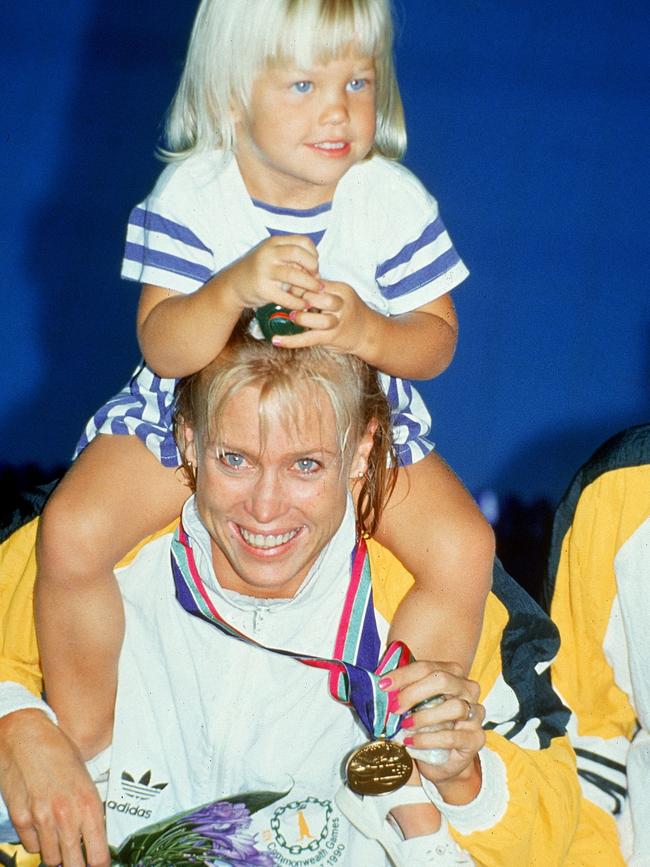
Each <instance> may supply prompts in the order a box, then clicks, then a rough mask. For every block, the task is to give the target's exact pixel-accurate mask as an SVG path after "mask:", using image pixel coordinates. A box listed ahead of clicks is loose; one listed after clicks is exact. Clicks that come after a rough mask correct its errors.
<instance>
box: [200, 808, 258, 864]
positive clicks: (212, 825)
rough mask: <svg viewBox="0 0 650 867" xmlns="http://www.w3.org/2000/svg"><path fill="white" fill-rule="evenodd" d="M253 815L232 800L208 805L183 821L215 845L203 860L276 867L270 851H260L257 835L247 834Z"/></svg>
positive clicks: (216, 862)
mask: <svg viewBox="0 0 650 867" xmlns="http://www.w3.org/2000/svg"><path fill="white" fill-rule="evenodd" d="M251 821H252V820H251V815H250V813H249V812H248V809H247V807H246V805H245V804H241V803H235V804H232V803H230V801H216V802H215V803H214V804H208V806H206V807H202V808H201V809H200V810H196V811H195V812H194V813H190V814H189V815H188V816H185V817H184V818H183V824H184V825H185V824H187V825H189V826H190V828H191V829H192V831H193V832H195V833H197V834H199V835H200V836H201V837H202V838H203V839H204V840H205V842H206V843H208V842H209V843H211V844H212V849H211V851H208V850H206V852H205V855H204V857H205V858H206V859H207V858H214V859H216V860H215V861H214V862H213V864H214V865H215V867H218V865H220V864H221V863H223V862H225V863H226V864H232V865H233V867H236V865H239V864H244V865H246V867H273V856H272V855H271V853H270V852H259V851H258V850H257V849H256V847H255V835H254V834H251V833H250V832H249V831H248V828H249V827H250V824H251Z"/></svg>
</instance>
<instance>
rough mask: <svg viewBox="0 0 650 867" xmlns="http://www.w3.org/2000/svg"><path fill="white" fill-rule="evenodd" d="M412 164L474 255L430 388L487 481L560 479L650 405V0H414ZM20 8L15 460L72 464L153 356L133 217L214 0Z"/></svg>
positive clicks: (9, 305) (9, 225)
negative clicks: (195, 24) (145, 344)
mask: <svg viewBox="0 0 650 867" xmlns="http://www.w3.org/2000/svg"><path fill="white" fill-rule="evenodd" d="M397 6H398V12H399V19H400V23H399V31H400V32H399V37H398V71H399V76H400V82H401V85H402V89H403V96H404V100H405V105H406V111H407V119H408V124H409V133H410V144H409V151H408V156H407V160H406V162H407V163H408V165H409V166H410V167H411V168H413V169H414V170H415V171H416V172H417V173H418V174H419V175H420V176H421V177H422V179H423V180H424V181H425V183H426V184H427V185H428V186H429V187H430V189H431V190H432V191H433V192H434V194H435V195H436V196H437V198H438V199H439V201H440V203H441V208H442V213H443V217H444V219H445V222H446V223H447V225H448V227H449V229H450V231H451V233H452V236H453V238H454V240H455V242H456V245H457V247H458V248H459V250H460V252H461V254H462V255H463V257H464V258H465V260H466V261H467V263H468V264H469V266H470V268H471V270H472V276H471V278H470V280H469V281H468V282H467V283H466V284H464V285H463V286H462V287H460V288H459V289H458V290H457V291H456V293H455V295H456V302H457V306H458V310H459V316H460V322H461V335H460V344H459V349H458V352H457V355H456V359H455V360H454V362H453V364H452V366H451V368H450V369H449V371H448V372H447V373H445V374H444V375H443V376H442V377H440V378H439V379H438V380H436V381H435V382H433V383H431V384H427V385H426V386H425V388H424V392H425V395H426V397H427V400H428V402H429V404H430V406H431V408H432V410H433V412H434V416H435V423H436V430H435V435H436V439H437V442H438V444H439V448H440V450H441V452H442V453H443V455H444V456H445V457H447V459H448V460H449V461H450V462H451V463H452V465H453V466H454V467H455V468H456V470H457V471H458V472H459V473H460V474H461V476H462V477H463V478H464V479H465V481H466V482H467V484H468V485H469V486H470V487H471V488H472V489H473V490H474V491H480V490H482V489H492V490H495V491H497V492H498V493H504V492H514V493H516V494H518V495H520V496H522V497H524V498H528V499H530V498H533V497H538V496H541V495H545V496H548V497H550V498H552V499H555V498H557V497H558V496H559V494H560V493H561V492H562V489H563V487H564V486H565V484H566V483H567V482H568V480H569V477H570V475H571V473H572V472H573V470H574V469H576V468H577V466H578V464H579V463H580V462H581V461H582V460H583V459H585V458H586V457H587V456H588V455H589V454H590V452H591V451H592V450H593V448H595V446H597V445H598V444H599V443H600V442H601V441H602V440H603V439H604V438H605V437H606V436H608V435H609V434H611V433H613V432H615V431H616V430H618V429H620V428H622V427H625V426H627V425H629V424H633V423H636V422H641V421H647V420H648V418H649V417H650V411H649V410H650V392H649V387H648V377H649V374H650V356H649V353H648V348H647V346H648V330H649V326H650V315H649V314H650V305H649V301H648V298H649V293H648V287H647V275H648V265H649V262H648V259H649V256H648V251H649V246H650V245H649V243H648V228H647V216H646V208H647V203H648V193H647V191H648V180H649V177H648V174H649V172H648V128H649V125H650V123H649V118H650V112H649V111H648V104H649V100H648V97H649V93H648V90H649V82H650V60H649V55H650V52H648V45H650V32H649V31H650V27H649V23H648V14H647V3H646V2H645V0H638V2H634V0H611V2H593V0H592V2H586V0H574V2H573V3H566V2H559V0H546V2H544V3H521V2H520V0H516V2H515V0H501V2H497V0H398V3H397ZM61 9H62V6H61V4H52V3H35V4H31V3H30V4H17V3H14V4H11V8H10V9H9V10H8V11H6V12H5V14H4V16H3V19H4V20H3V29H2V33H1V34H0V72H1V80H2V81H1V84H0V88H1V89H2V97H3V99H2V104H3V112H2V115H1V116H0V125H1V126H0V130H1V153H2V167H1V176H2V180H3V208H2V213H1V217H0V238H1V242H2V260H1V261H2V282H3V300H4V315H3V324H4V337H5V339H4V341H3V342H4V346H5V349H4V351H3V359H4V363H3V364H2V367H1V368H0V377H1V379H0V395H1V396H2V403H1V405H0V461H1V462H5V463H13V464H24V463H27V462H40V463H42V464H44V465H46V466H52V465H54V464H57V463H60V462H63V461H65V460H67V458H68V456H69V454H70V452H71V449H72V447H73V445H74V443H75V441H76V438H77V436H78V433H79V431H80V429H81V428H82V426H83V423H84V422H85V419H86V418H87V416H88V415H89V414H90V413H91V412H92V411H93V410H94V409H95V407H96V406H97V405H99V404H100V403H101V402H102V401H103V400H104V399H105V398H106V397H108V396H109V395H110V394H112V393H113V392H114V391H115V390H117V388H118V387H119V386H121V385H122V383H123V381H124V380H125V379H126V378H127V376H128V374H129V372H130V370H131V369H132V367H133V366H134V364H135V362H136V360H137V347H136V343H135V338H134V314H135V307H136V301H137V287H136V286H134V285H133V284H129V283H122V282H121V281H120V280H119V276H118V274H119V263H120V257H121V247H122V238H123V232H124V226H125V222H126V218H127V216H128V213H129V210H130V208H131V206H132V205H133V204H134V203H135V202H136V201H138V200H139V199H140V198H142V197H143V196H144V195H145V194H146V193H147V191H148V189H149V187H150V186H151V184H152V182H153V180H154V178H155V176H156V175H157V173H158V172H159V171H160V169H161V165H160V163H158V162H157V161H156V160H155V159H154V157H153V148H154V144H155V141H156V138H157V136H158V134H159V130H160V122H161V119H162V116H163V114H164V111H165V108H166V106H167V104H168V102H169V99H170V97H171V95H172V92H173V89H174V85H175V82H176V80H177V77H178V75H179V72H180V69H181V66H182V62H183V55H184V50H185V45H186V40H187V35H188V33H189V28H190V24H191V18H192V14H193V11H194V3H193V2H184V3H179V2H177V0H174V2H172V0H156V2H153V0H138V3H133V2H132V0H130V2H127V0H67V2H66V4H65V14H63V13H62V11H61Z"/></svg>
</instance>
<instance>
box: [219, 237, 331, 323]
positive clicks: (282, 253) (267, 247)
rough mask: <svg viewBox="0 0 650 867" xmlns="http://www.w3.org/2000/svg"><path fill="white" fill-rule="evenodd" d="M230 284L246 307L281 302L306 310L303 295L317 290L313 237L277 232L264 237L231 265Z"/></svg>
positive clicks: (317, 280) (290, 306) (318, 281)
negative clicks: (278, 233) (271, 235)
mask: <svg viewBox="0 0 650 867" xmlns="http://www.w3.org/2000/svg"><path fill="white" fill-rule="evenodd" d="M230 278H231V279H230V280H229V281H228V282H229V285H230V286H231V291H232V292H233V293H234V295H235V297H236V299H237V303H238V305H240V306H241V307H242V309H244V308H253V309H256V308H257V307H262V306H263V305H264V304H269V303H274V304H280V305H281V306H282V307H288V308H289V309H290V310H305V309H306V308H307V306H308V305H307V302H306V301H304V300H303V298H302V296H303V295H304V294H305V293H307V292H311V293H314V292H318V290H319V288H320V285H321V281H320V278H319V276H318V253H317V251H316V246H315V245H314V243H313V241H312V240H311V238H307V237H305V236H303V235H275V236H273V237H271V238H267V239H266V241H262V243H261V244H258V245H257V247H254V248H253V249H252V250H251V251H250V253H248V254H247V255H246V256H244V257H242V258H241V259H240V260H239V261H238V262H236V263H235V264H234V265H233V266H232V267H231V269H230Z"/></svg>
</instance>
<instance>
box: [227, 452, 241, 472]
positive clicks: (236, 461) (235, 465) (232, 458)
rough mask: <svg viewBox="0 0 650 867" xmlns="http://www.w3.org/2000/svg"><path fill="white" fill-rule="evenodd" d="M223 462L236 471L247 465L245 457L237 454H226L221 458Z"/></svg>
mask: <svg viewBox="0 0 650 867" xmlns="http://www.w3.org/2000/svg"><path fill="white" fill-rule="evenodd" d="M221 460H222V461H223V463H224V464H225V465H226V466H227V467H232V469H234V470H238V469H239V468H240V467H243V466H244V463H245V459H244V456H243V455H238V454H237V453H236V452H224V454H223V455H222V456H221Z"/></svg>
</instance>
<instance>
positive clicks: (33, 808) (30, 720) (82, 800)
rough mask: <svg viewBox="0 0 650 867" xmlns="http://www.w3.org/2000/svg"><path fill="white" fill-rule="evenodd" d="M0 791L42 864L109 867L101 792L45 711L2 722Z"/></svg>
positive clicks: (26, 844) (17, 715) (22, 712)
mask: <svg viewBox="0 0 650 867" xmlns="http://www.w3.org/2000/svg"><path fill="white" fill-rule="evenodd" d="M0 791H2V795H3V797H4V800H5V803H6V805H7V809H8V810H9V816H10V818H11V820H12V822H13V824H14V827H15V829H16V831H17V832H18V835H19V837H20V841H21V843H22V844H23V846H24V847H25V849H27V851H28V852H40V854H41V859H42V861H43V863H44V864H47V865H56V864H60V865H62V867H85V865H86V864H88V865H90V867H108V865H109V864H110V857H109V854H108V844H107V842H106V831H105V830H104V810H103V807H102V803H101V801H100V799H99V795H98V794H97V789H96V788H95V785H94V783H93V781H92V780H91V779H90V776H89V774H88V771H87V770H86V767H85V765H84V763H83V761H82V759H81V756H80V755H79V751H78V750H77V749H76V747H75V746H74V745H73V743H72V741H70V740H69V739H68V738H67V737H66V735H65V734H64V733H63V732H62V731H61V729H59V728H58V727H57V726H55V725H54V723H53V722H51V720H50V719H48V717H47V716H46V715H45V714H44V713H43V712H42V711H40V710H31V709H30V710H19V711H16V712H14V713H11V714H8V715H7V716H4V717H2V718H1V719H0ZM82 843H83V846H84V849H83V850H82ZM84 854H85V856H84Z"/></svg>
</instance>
